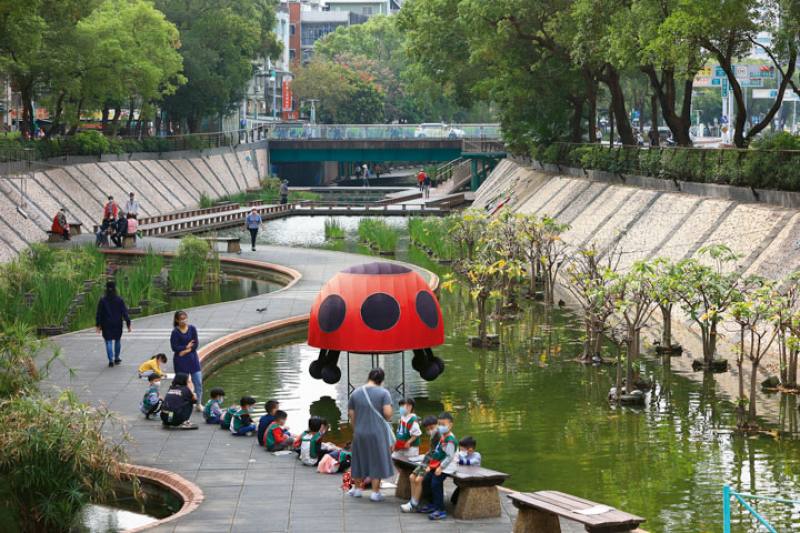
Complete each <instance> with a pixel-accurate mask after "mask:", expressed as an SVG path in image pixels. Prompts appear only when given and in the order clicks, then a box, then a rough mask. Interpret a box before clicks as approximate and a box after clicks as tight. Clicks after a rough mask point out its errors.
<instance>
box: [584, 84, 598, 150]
mask: <svg viewBox="0 0 800 533" xmlns="http://www.w3.org/2000/svg"><path fill="white" fill-rule="evenodd" d="M584 79H585V80H586V104H587V115H588V121H587V128H588V130H589V142H590V143H595V142H597V81H596V80H595V79H594V76H592V75H591V74H589V75H585V76H584Z"/></svg>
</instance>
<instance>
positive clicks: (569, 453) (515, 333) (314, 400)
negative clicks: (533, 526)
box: [207, 217, 800, 533]
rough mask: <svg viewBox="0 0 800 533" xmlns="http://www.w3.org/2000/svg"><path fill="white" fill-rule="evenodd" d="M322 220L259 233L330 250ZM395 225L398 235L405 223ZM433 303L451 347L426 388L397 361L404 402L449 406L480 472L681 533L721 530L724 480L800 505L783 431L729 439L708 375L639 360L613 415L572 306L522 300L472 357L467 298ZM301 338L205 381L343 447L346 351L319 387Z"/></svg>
mask: <svg viewBox="0 0 800 533" xmlns="http://www.w3.org/2000/svg"><path fill="white" fill-rule="evenodd" d="M309 218H310V217H309ZM317 221H319V222H317ZM323 221H324V219H322V218H310V220H309V221H300V220H299V219H297V218H294V219H287V221H286V222H287V223H284V221H281V222H280V223H278V222H273V223H269V224H268V225H267V230H266V232H265V235H264V239H265V241H266V242H274V243H280V244H287V245H312V246H320V247H321V246H325V243H324V236H323V237H321V235H322V231H323V229H322V228H323ZM292 222H293V223H292ZM307 222H308V223H307ZM341 222H342V224H343V225H344V226H345V227H346V228H348V231H349V235H348V239H347V240H346V241H345V242H340V243H338V244H336V245H335V248H338V249H346V250H348V251H359V250H362V249H361V248H360V247H359V246H358V245H357V244H356V243H355V237H354V231H355V227H357V221H354V220H352V219H342V220H341ZM395 224H397V225H398V227H402V225H403V221H402V219H396V222H395ZM317 226H318V227H317ZM317 230H318V232H317ZM400 247H401V249H400V250H399V252H398V258H400V259H403V260H407V261H410V262H413V263H416V264H419V265H420V266H423V267H426V268H430V269H435V270H437V271H438V272H439V273H444V272H445V270H444V269H443V268H442V267H440V266H439V265H436V264H435V263H432V262H430V261H429V260H428V259H427V258H426V257H425V256H424V255H423V254H421V253H420V252H418V251H417V250H415V249H413V248H412V249H410V250H409V249H408V244H407V239H403V240H401V246H400ZM368 260H369V259H367V258H365V261H368ZM440 302H441V305H442V311H443V314H444V318H445V333H446V341H445V344H444V345H443V346H441V347H438V348H435V349H434V351H435V353H436V354H437V355H438V356H440V357H442V358H443V359H444V360H445V362H446V369H445V372H444V374H443V375H441V376H440V377H439V378H438V379H437V380H436V381H433V382H430V383H429V382H425V381H424V380H422V379H421V378H420V377H419V375H418V374H416V373H415V372H414V371H413V369H411V365H410V357H408V358H406V360H405V375H406V386H407V395H409V396H412V397H414V398H415V399H416V400H417V411H418V412H419V413H420V414H421V415H427V414H437V413H438V412H440V411H442V410H447V411H450V412H452V413H453V415H454V417H455V434H456V435H457V436H459V437H463V436H465V435H472V436H473V437H474V438H475V439H476V440H477V442H478V450H479V451H480V452H481V453H482V454H483V457H484V464H485V465H486V466H488V467H490V468H496V469H498V470H502V471H504V472H508V473H511V474H512V477H511V479H510V480H509V481H508V483H507V486H509V487H511V488H513V489H517V490H525V491H533V490H543V489H552V490H560V491H564V492H568V493H571V494H575V495H578V496H582V497H585V498H588V499H591V500H595V501H598V502H602V503H605V504H610V505H613V506H615V507H618V508H620V509H623V510H626V511H628V512H631V513H635V514H638V515H640V516H643V517H646V518H647V522H646V523H645V524H644V528H645V529H647V530H648V531H665V532H676V533H697V532H706V531H709V532H710V531H719V530H720V529H721V524H722V516H721V514H722V513H721V509H722V497H721V493H722V487H723V485H724V484H726V483H727V484H730V485H731V486H733V487H734V489H735V490H739V491H742V492H748V493H755V494H758V495H761V496H773V497H779V498H788V499H798V495H799V493H800V484H799V482H800V442H798V441H797V440H794V439H793V438H792V436H791V435H787V434H784V435H783V437H782V438H773V437H770V436H757V437H751V438H745V437H741V436H736V435H734V433H733V432H732V431H731V428H732V427H733V425H734V416H733V405H732V403H731V402H730V399H729V398H727V397H726V396H724V395H723V394H722V393H720V392H719V391H718V389H717V387H716V386H715V384H714V381H713V378H709V379H705V380H703V379H702V378H701V377H700V376H699V375H696V376H695V377H693V378H690V377H689V376H687V375H684V374H681V373H679V372H677V371H675V370H672V369H671V368H670V366H669V365H668V363H662V362H661V361H660V360H658V359H656V358H651V359H648V358H645V359H644V361H643V363H642V366H643V368H642V372H643V374H645V375H646V376H648V377H649V378H651V379H652V380H653V381H654V383H655V384H656V386H655V388H654V390H653V391H652V392H651V393H649V394H648V402H647V406H646V407H645V408H643V409H628V408H619V409H618V408H614V407H611V406H609V404H608V402H607V400H606V397H607V394H608V391H609V388H610V387H611V386H612V385H613V382H614V379H615V369H614V367H613V366H599V367H594V366H585V365H582V364H579V363H576V362H575V357H576V355H577V354H578V353H579V352H580V348H581V327H580V322H579V319H578V316H577V315H576V314H575V313H574V312H573V311H572V310H570V309H568V308H565V309H558V308H556V309H548V308H545V307H544V306H542V305H540V304H537V303H533V302H525V303H523V306H522V310H521V312H520V313H519V315H518V317H517V318H516V319H515V320H509V321H508V322H504V323H499V324H498V323H495V324H494V325H493V326H494V328H496V331H497V333H499V334H500V337H501V346H500V348H498V349H496V350H479V349H473V348H469V347H468V346H467V337H468V336H469V335H471V334H474V332H475V319H476V317H475V313H474V310H473V305H472V304H471V302H470V301H469V297H468V294H467V293H466V291H465V290H464V289H456V290H455V291H454V292H444V291H443V292H442V294H441V295H440ZM303 341H304V339H297V342H295V343H290V344H287V345H284V346H279V347H276V348H264V349H262V350H259V351H256V352H255V353H253V354H251V355H250V356H248V357H245V358H244V359H241V360H239V361H236V362H234V363H232V364H230V365H227V366H225V367H223V368H222V369H220V370H219V371H218V372H216V373H215V374H214V375H212V376H210V377H209V378H208V380H207V386H208V387H209V388H210V387H217V386H221V387H224V388H225V391H226V396H227V401H228V402H232V401H234V400H235V398H237V397H239V396H241V395H243V394H250V395H253V396H254V397H256V398H257V399H258V400H259V402H261V401H264V400H267V399H270V398H275V399H278V400H280V401H281V408H282V409H284V410H285V411H287V412H288V413H289V421H288V425H289V426H290V427H291V428H292V429H293V430H294V431H295V432H299V431H302V430H303V429H304V424H305V423H306V421H307V419H308V416H309V414H315V415H320V416H325V417H326V418H328V419H329V420H330V421H331V422H333V425H334V427H333V431H332V432H331V434H330V438H331V440H333V441H335V442H338V443H340V444H341V443H344V442H345V441H347V440H348V439H349V437H350V428H349V426H348V425H347V422H346V401H347V384H346V381H347V370H348V364H347V360H346V357H345V356H344V355H343V356H342V358H341V360H340V366H341V367H342V370H343V378H342V381H341V382H340V383H338V384H336V385H327V384H325V383H324V382H322V381H316V380H314V379H312V378H311V377H310V376H309V375H308V365H309V364H310V362H311V361H313V360H314V359H315V358H316V357H317V350H314V349H313V348H310V347H308V346H307V345H306V344H304V342H303ZM607 348H608V349H610V347H607ZM401 362H402V359H401V358H400V356H384V357H383V358H382V361H381V363H382V365H383V366H384V367H385V369H386V371H387V376H388V379H387V386H389V387H394V386H395V385H398V384H399V381H400V377H401V375H402V373H403V367H402V366H401ZM369 366H370V365H369V358H368V357H365V356H356V355H354V356H352V358H351V360H350V368H349V370H350V372H351V374H352V380H353V382H354V383H355V384H360V383H362V382H363V381H364V380H365V378H366V374H367V372H368V370H369ZM398 396H399V395H398V394H395V397H398ZM781 407H782V408H781V412H782V417H781V421H780V424H779V425H776V424H773V426H772V427H773V429H776V430H778V429H780V430H782V431H784V432H786V431H795V432H796V431H797V418H798V416H797V415H798V410H797V402H796V398H794V397H787V398H785V399H784V400H783V403H782V406H781ZM759 509H760V511H762V512H763V513H764V514H765V515H766V516H767V517H768V518H769V519H770V520H771V521H772V523H773V525H774V526H775V528H776V530H777V531H800V506H794V507H792V506H787V505H778V504H769V503H762V504H761V505H760V506H759ZM733 520H734V526H733V531H735V532H751V531H753V532H755V531H760V530H759V529H758V526H757V524H756V522H755V521H754V520H752V519H750V518H748V515H746V514H745V513H742V512H741V510H740V509H739V508H738V506H736V505H734V513H733Z"/></svg>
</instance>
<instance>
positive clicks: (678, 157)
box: [531, 134, 800, 192]
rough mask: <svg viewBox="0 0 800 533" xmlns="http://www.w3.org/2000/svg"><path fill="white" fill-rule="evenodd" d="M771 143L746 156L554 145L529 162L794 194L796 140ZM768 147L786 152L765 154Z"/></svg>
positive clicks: (798, 158)
mask: <svg viewBox="0 0 800 533" xmlns="http://www.w3.org/2000/svg"><path fill="white" fill-rule="evenodd" d="M787 135H788V134H787ZM773 137H780V138H779V139H776V140H774V141H772V140H767V141H764V142H762V143H754V147H753V148H750V149H748V150H738V149H727V148H725V149H705V148H681V147H669V148H646V147H640V146H619V145H618V146H614V147H609V146H604V145H599V144H571V143H555V144H551V145H549V146H541V145H540V146H534V147H532V148H531V157H532V158H533V159H535V160H538V161H540V162H542V163H549V164H557V165H564V166H570V167H579V168H583V169H586V170H601V171H605V172H612V173H615V174H635V175H639V176H650V177H654V178H662V179H669V180H682V181H693V182H700V183H719V184H725V185H738V186H743V187H754V188H758V189H777V190H784V191H797V192H800V140H797V141H791V142H790V140H789V139H787V138H786V136H783V135H780V134H779V135H776V136H773ZM788 137H792V136H791V135H789V136H788ZM795 139H796V138H795ZM792 142H796V143H797V144H792ZM773 146H776V147H780V148H785V147H791V148H792V149H765V147H766V148H772V147H773Z"/></svg>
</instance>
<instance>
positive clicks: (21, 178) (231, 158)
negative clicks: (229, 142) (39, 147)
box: [0, 143, 268, 262]
mask: <svg viewBox="0 0 800 533" xmlns="http://www.w3.org/2000/svg"><path fill="white" fill-rule="evenodd" d="M267 158H268V154H267V147H266V143H263V144H251V145H241V146H238V147H235V148H230V147H225V148H215V149H210V150H203V151H191V152H190V151H186V152H172V153H164V154H155V153H153V154H149V153H147V154H144V153H143V154H126V155H124V156H110V157H107V156H103V157H102V158H100V159H98V158H97V157H92V158H90V157H84V158H75V159H72V160H71V161H70V162H69V163H59V162H57V161H50V162H48V163H46V164H45V163H37V164H35V166H34V168H33V169H32V170H31V172H29V173H26V174H18V175H14V176H11V177H6V176H2V179H0V262H4V261H8V260H10V259H12V258H13V257H15V256H16V254H18V253H19V252H21V251H22V250H24V249H25V248H27V247H28V246H29V245H30V244H32V243H34V242H40V241H43V240H46V238H47V233H46V231H47V230H49V229H50V224H51V221H52V218H53V216H54V215H55V213H56V211H57V210H58V208H59V207H64V208H65V209H66V211H67V219H68V221H69V222H80V223H82V224H83V228H84V231H87V230H88V231H91V228H92V226H93V225H94V224H96V223H98V222H99V221H100V218H101V215H102V206H103V204H104V203H105V201H106V197H107V196H108V195H113V196H114V198H115V200H116V201H117V202H118V203H119V204H120V205H123V204H124V202H125V201H126V200H127V198H128V193H130V192H133V193H135V194H136V199H137V200H138V201H139V204H140V210H139V211H140V212H139V215H140V216H153V215H159V214H164V213H170V212H174V211H178V210H182V209H190V208H194V207H197V206H198V205H199V203H200V197H201V195H206V196H208V197H210V198H219V197H222V196H226V195H228V194H233V193H236V192H240V191H244V190H245V189H248V188H255V187H258V186H259V180H260V179H261V178H262V177H264V176H266V175H267V166H268V162H267Z"/></svg>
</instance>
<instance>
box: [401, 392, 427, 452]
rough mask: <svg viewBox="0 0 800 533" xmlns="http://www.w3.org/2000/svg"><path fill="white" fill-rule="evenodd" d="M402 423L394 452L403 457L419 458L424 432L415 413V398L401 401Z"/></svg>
mask: <svg viewBox="0 0 800 533" xmlns="http://www.w3.org/2000/svg"><path fill="white" fill-rule="evenodd" d="M399 405H400V409H399V410H400V422H399V424H398V425H397V441H396V442H395V444H394V450H395V452H396V453H397V455H398V456H401V457H417V456H419V444H420V435H422V430H421V429H420V428H419V418H418V417H417V415H416V414H415V413H414V406H415V405H416V402H414V399H413V398H405V399H402V400H400V402H399Z"/></svg>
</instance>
